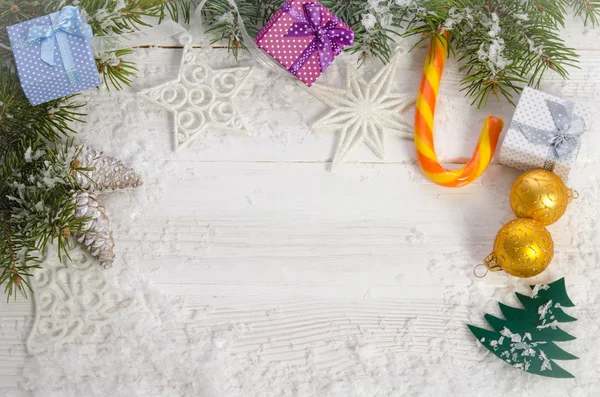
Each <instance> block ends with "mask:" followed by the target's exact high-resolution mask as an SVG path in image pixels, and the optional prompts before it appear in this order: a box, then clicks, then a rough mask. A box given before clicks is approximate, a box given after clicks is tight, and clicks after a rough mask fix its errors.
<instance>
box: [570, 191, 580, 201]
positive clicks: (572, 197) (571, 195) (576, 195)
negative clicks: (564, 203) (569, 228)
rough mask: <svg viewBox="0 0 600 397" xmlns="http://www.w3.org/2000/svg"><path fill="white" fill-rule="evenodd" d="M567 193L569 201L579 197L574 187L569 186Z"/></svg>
mask: <svg viewBox="0 0 600 397" xmlns="http://www.w3.org/2000/svg"><path fill="white" fill-rule="evenodd" d="M568 194H569V203H570V202H571V201H573V200H577V199H578V198H579V192H578V191H577V190H575V189H571V188H569V190H568Z"/></svg>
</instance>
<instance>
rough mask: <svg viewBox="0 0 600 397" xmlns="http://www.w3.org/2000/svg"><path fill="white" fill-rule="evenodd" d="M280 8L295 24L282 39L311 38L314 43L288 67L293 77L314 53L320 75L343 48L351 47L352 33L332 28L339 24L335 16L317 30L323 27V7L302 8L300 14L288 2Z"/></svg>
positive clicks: (312, 4)
mask: <svg viewBox="0 0 600 397" xmlns="http://www.w3.org/2000/svg"><path fill="white" fill-rule="evenodd" d="M282 8H283V11H284V12H286V13H287V14H288V15H289V16H290V17H292V18H293V19H294V20H295V21H296V22H295V23H294V24H293V25H292V26H291V27H290V29H289V30H288V32H287V33H286V34H285V36H284V37H311V36H313V37H314V40H313V41H311V43H310V44H309V45H308V47H306V49H305V50H304V51H303V52H302V54H300V56H299V57H298V59H296V61H295V62H294V63H293V64H292V66H290V68H289V71H290V72H292V73H293V74H294V75H297V74H298V72H299V71H300V69H302V67H303V66H304V65H305V64H306V62H308V59H309V58H310V57H311V55H312V54H314V53H315V51H317V52H318V53H319V62H320V64H321V72H324V71H325V69H327V68H328V67H329V65H330V64H331V62H333V59H334V58H335V57H336V56H337V55H339V54H340V53H341V52H342V48H343V46H347V45H352V44H354V32H353V31H351V30H348V29H341V28H336V26H337V25H338V24H339V23H340V19H339V18H338V17H337V16H335V15H333V16H332V17H331V19H330V20H329V21H328V22H327V23H326V24H325V25H324V26H321V24H322V23H323V6H322V5H321V4H319V3H309V4H304V14H302V13H301V12H300V11H298V10H297V9H295V8H293V7H292V6H291V5H290V4H289V3H288V2H286V3H284V4H283V6H282Z"/></svg>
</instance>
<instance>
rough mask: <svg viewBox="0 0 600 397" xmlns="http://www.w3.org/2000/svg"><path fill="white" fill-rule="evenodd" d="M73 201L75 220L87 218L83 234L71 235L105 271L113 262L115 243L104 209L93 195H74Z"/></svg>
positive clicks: (82, 193) (84, 193) (83, 193)
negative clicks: (75, 206)
mask: <svg viewBox="0 0 600 397" xmlns="http://www.w3.org/2000/svg"><path fill="white" fill-rule="evenodd" d="M73 200H74V201H75V204H76V205H77V208H76V210H75V219H82V218H89V219H88V221H87V222H86V223H85V224H84V225H83V230H84V232H82V233H74V234H73V235H74V237H75V239H76V240H77V242H79V243H81V244H83V245H84V246H85V247H86V248H87V250H88V251H90V252H91V254H92V256H94V257H95V258H97V259H98V260H99V261H100V265H102V266H103V267H104V268H105V269H106V268H109V267H111V266H112V264H113V261H114V260H115V254H114V252H113V249H114V247H115V242H114V240H113V236H112V230H111V229H110V224H109V221H108V217H107V216H106V212H105V210H104V207H102V206H101V205H100V204H98V201H97V200H96V197H95V196H94V195H93V194H90V193H87V192H79V193H75V194H74V195H73Z"/></svg>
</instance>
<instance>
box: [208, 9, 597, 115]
mask: <svg viewBox="0 0 600 397" xmlns="http://www.w3.org/2000/svg"><path fill="white" fill-rule="evenodd" d="M282 2H283V0H236V5H237V8H238V9H239V15H240V16H241V19H242V21H243V22H244V25H245V26H246V28H247V30H248V32H249V33H250V35H251V36H254V35H255V34H256V32H257V31H258V29H260V28H261V27H262V26H263V25H264V24H265V23H266V21H267V20H268V19H269V18H270V16H272V14H273V13H274V12H275V11H276V10H277V9H278V8H279V6H280V5H281V3H282ZM321 3H323V5H325V6H326V7H327V8H329V9H330V10H331V11H332V12H333V13H334V14H336V15H337V16H339V17H340V18H341V19H342V20H343V21H344V22H346V23H347V24H348V25H349V26H350V27H351V28H352V29H353V30H354V31H355V32H356V39H355V45H354V46H353V47H350V48H349V49H348V51H350V52H355V53H359V54H360V57H359V58H360V60H364V59H365V58H367V57H371V56H375V57H377V58H380V59H381V60H383V61H385V62H387V61H388V60H389V58H390V56H391V53H392V50H391V49H392V45H393V43H394V42H395V41H398V40H399V39H400V38H401V36H403V37H408V36H416V37H418V38H419V40H418V42H419V44H425V43H428V42H429V41H430V40H431V37H432V36H433V35H439V36H440V37H444V36H443V35H442V33H443V32H449V33H451V34H450V36H449V44H450V45H449V51H450V52H452V53H454V54H455V55H456V56H457V57H458V59H459V64H460V68H461V71H462V72H464V78H463V79H462V88H463V90H464V91H465V93H466V94H467V95H468V96H470V97H471V98H473V104H477V105H478V106H479V107H481V106H484V105H485V104H486V103H487V100H488V99H489V97H490V96H495V97H504V98H506V99H507V100H508V101H509V102H511V103H512V102H513V97H514V95H515V94H518V93H519V92H520V91H521V89H522V88H523V86H525V85H532V86H534V87H537V86H538V85H539V83H540V81H541V78H542V76H544V74H545V73H546V72H547V71H548V70H552V71H555V72H557V73H558V74H559V75H560V76H562V77H563V78H566V77H567V75H568V68H569V67H576V66H577V59H578V55H577V53H576V52H575V51H574V49H572V48H569V47H568V46H567V45H566V44H565V42H564V40H563V39H562V38H561V36H560V29H561V28H562V27H564V26H565V21H566V16H567V15H568V14H569V13H570V12H575V14H576V15H579V16H580V17H582V18H583V20H584V23H585V24H590V25H592V26H595V25H597V24H598V23H599V21H600V0H321ZM204 19H205V21H206V22H207V23H208V25H209V29H208V33H210V34H212V35H213V37H214V39H215V42H218V41H222V40H224V41H225V42H226V43H227V46H228V47H229V48H230V49H232V52H233V54H234V55H235V56H237V53H238V49H239V48H244V47H245V43H244V41H243V38H242V37H241V35H240V34H239V29H240V22H239V20H238V15H237V13H236V12H235V10H234V8H233V7H232V6H231V4H230V0H209V1H208V2H207V3H206V6H205V7H204Z"/></svg>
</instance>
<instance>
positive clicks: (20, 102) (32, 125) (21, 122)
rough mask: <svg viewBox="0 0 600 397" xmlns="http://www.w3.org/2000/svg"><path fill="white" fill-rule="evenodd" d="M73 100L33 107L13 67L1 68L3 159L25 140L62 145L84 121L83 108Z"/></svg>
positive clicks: (0, 148) (0, 152)
mask: <svg viewBox="0 0 600 397" xmlns="http://www.w3.org/2000/svg"><path fill="white" fill-rule="evenodd" d="M72 99H73V97H66V98H63V99H61V100H54V101H50V102H47V103H44V104H41V105H38V106H31V105H30V103H29V101H28V100H27V98H25V95H24V94H23V90H22V89H21V85H20V84H19V79H18V77H17V74H16V71H15V70H14V67H13V66H3V65H0V160H1V159H2V157H3V156H4V154H5V153H7V152H8V151H10V150H11V149H15V148H18V147H19V146H20V145H21V142H22V141H23V140H25V139H28V140H37V139H38V138H42V139H43V140H45V141H46V142H58V141H60V140H61V139H62V138H65V137H68V136H70V135H71V134H72V133H74V130H73V129H72V127H71V124H72V123H73V122H82V119H81V117H82V116H83V113H81V112H80V111H79V109H80V108H81V107H82V106H83V105H81V104H76V103H74V102H73V101H72Z"/></svg>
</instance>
